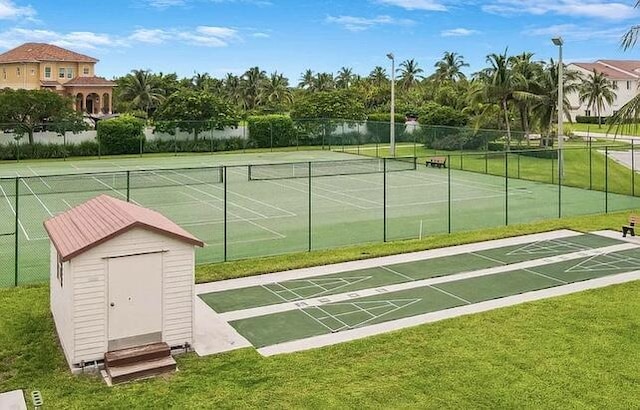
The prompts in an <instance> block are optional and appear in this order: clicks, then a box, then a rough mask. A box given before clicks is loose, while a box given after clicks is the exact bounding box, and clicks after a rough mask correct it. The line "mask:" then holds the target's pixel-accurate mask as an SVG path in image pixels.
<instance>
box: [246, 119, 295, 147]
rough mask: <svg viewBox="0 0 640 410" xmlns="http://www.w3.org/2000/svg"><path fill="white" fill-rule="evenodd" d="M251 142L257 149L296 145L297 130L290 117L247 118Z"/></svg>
mask: <svg viewBox="0 0 640 410" xmlns="http://www.w3.org/2000/svg"><path fill="white" fill-rule="evenodd" d="M247 124H248V128H249V141H250V143H251V145H252V146H254V147H257V148H269V147H287V146H292V145H296V130H295V128H294V126H293V120H292V119H291V117H289V116H288V115H278V114H273V115H259V116H251V117H248V118H247Z"/></svg>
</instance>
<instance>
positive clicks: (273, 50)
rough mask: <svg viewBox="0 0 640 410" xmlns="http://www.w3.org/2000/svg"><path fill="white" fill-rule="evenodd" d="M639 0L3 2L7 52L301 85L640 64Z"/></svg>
mask: <svg viewBox="0 0 640 410" xmlns="http://www.w3.org/2000/svg"><path fill="white" fill-rule="evenodd" d="M635 3H636V0H484V1H483V0H348V1H335V0H325V1H320V0H306V1H305V0H297V1H295V0H109V1H95V2H89V1H87V0H59V1H52V0H0V52H3V51H6V50H8V49H10V48H12V47H15V46H17V45H20V44H22V43H24V42H27V41H34V42H48V43H53V44H56V45H59V46H61V47H65V48H69V49H72V50H74V51H78V52H81V53H83V54H88V55H90V56H92V57H96V58H98V59H100V62H99V64H98V68H97V73H98V74H99V75H101V76H104V77H107V78H112V77H113V76H120V75H124V74H126V73H127V72H129V71H131V70H132V69H150V70H153V71H154V72H164V73H171V72H176V73H178V74H179V75H180V76H188V77H190V76H193V75H194V73H196V72H199V73H202V72H208V73H210V74H211V75H212V76H214V77H219V78H221V77H223V76H224V75H225V74H226V73H234V74H241V73H242V72H244V71H245V70H246V69H247V68H249V67H252V66H256V65H257V66H259V67H260V68H261V69H263V70H266V71H267V72H269V73H271V72H274V71H278V72H281V73H284V74H285V75H286V76H288V77H289V78H290V79H291V80H292V83H296V82H297V80H298V79H299V77H300V74H301V73H302V72H303V71H304V70H306V69H309V68H310V69H312V70H313V71H314V72H333V73H335V72H337V71H338V70H339V69H340V68H341V67H350V68H352V69H353V70H354V72H355V73H358V74H361V75H367V74H368V73H369V72H370V71H371V69H372V68H373V67H374V66H376V65H380V66H383V67H385V68H387V72H390V67H389V61H388V60H387V58H386V57H385V56H386V54H387V53H389V52H393V53H394V55H395V56H396V60H397V62H398V63H399V62H401V61H403V60H406V59H412V58H413V59H415V60H416V61H417V62H418V64H419V66H420V67H421V68H423V69H424V70H425V72H426V73H430V72H432V71H433V65H434V64H435V63H436V61H438V60H439V59H440V58H441V57H442V54H443V53H444V52H445V51H450V52H456V53H459V54H461V55H462V56H464V59H465V60H466V61H467V62H468V63H469V64H470V67H469V68H466V69H465V71H466V72H468V73H473V72H475V71H477V70H479V69H481V68H483V67H484V65H485V60H486V56H487V55H488V54H490V53H501V52H503V51H504V50H505V49H508V52H509V53H510V54H517V53H521V52H523V51H529V52H533V53H535V58H536V59H540V60H546V59H549V58H552V57H553V58H557V55H558V50H557V48H556V47H555V46H554V45H553V44H552V42H551V40H550V39H551V38H552V37H554V36H557V35H561V36H563V38H564V40H565V49H564V54H565V60H566V61H593V60H596V59H604V58H609V59H640V45H638V47H636V49H634V50H631V51H626V52H623V51H622V50H621V48H620V37H621V36H622V35H623V34H624V32H625V31H626V30H628V29H629V28H630V27H631V26H632V25H634V24H640V8H638V9H634V7H633V6H634V5H635Z"/></svg>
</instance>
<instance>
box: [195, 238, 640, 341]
mask: <svg viewBox="0 0 640 410" xmlns="http://www.w3.org/2000/svg"><path fill="white" fill-rule="evenodd" d="M627 273H633V274H638V275H640V243H630V242H628V241H621V240H617V239H614V238H612V237H605V236H602V235H594V234H583V235H573V236H566V237H561V238H554V239H548V240H537V241H524V242H522V241H521V242H520V243H518V244H516V245H512V246H500V247H495V248H486V249H482V250H477V251H471V252H464V253H458V254H453V255H449V256H445V257H434V258H425V259H424V260H413V261H410V262H406V263H400V264H391V265H380V266H378V267H370V268H367V269H360V270H352V271H344V272H338V273H332V274H326V275H318V276H314V277H306V278H303V279H293V280H286V281H282V282H277V281H274V282H271V283H265V284H262V285H260V286H250V287H243V288H232V289H228V290H223V291H219V292H209V293H204V294H200V295H199V297H200V298H201V299H202V300H203V301H204V302H205V303H206V304H207V305H208V306H210V307H211V308H212V309H213V310H214V311H215V312H216V314H218V315H219V317H220V318H221V319H222V320H224V321H226V322H228V323H229V325H231V326H232V327H233V329H235V331H236V332H237V333H239V334H240V335H241V336H242V337H243V338H245V339H246V340H248V341H249V342H250V343H251V344H252V345H253V346H255V347H256V348H258V349H263V348H266V347H268V349H266V350H267V351H273V350H274V349H275V350H277V349H278V348H279V347H280V346H287V345H288V344H291V343H297V341H300V343H303V342H304V341H306V340H314V338H317V337H320V336H322V337H325V338H327V337H331V335H339V334H340V333H342V332H354V331H358V330H360V329H366V328H367V327H369V326H375V325H380V324H385V323H390V325H389V326H391V327H393V323H394V321H399V320H403V319H407V318H411V317H416V316H420V315H425V314H429V313H435V312H446V311H448V310H450V309H455V308H460V307H464V306H469V307H473V306H475V305H477V304H482V303H483V302H488V301H492V300H499V299H502V298H508V297H513V296H516V295H528V294H530V293H532V292H537V291H543V290H548V289H553V288H562V287H569V286H571V285H572V284H576V283H580V282H585V283H587V284H588V283H589V281H594V280H598V279H602V278H606V277H609V276H612V277H615V276H616V275H620V274H627ZM303 344H304V343H303ZM284 349H285V350H284V351H287V350H286V349H287V348H284ZM293 350H295V349H293Z"/></svg>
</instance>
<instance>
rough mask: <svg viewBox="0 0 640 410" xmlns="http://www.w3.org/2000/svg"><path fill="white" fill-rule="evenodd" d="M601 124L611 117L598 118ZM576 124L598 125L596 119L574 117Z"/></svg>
mask: <svg viewBox="0 0 640 410" xmlns="http://www.w3.org/2000/svg"><path fill="white" fill-rule="evenodd" d="M600 118H601V122H602V124H605V123H606V122H607V121H609V119H610V118H611V117H600ZM576 122H577V123H578V124H598V117H583V116H580V115H578V116H576Z"/></svg>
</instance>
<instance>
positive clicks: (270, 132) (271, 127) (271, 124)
mask: <svg viewBox="0 0 640 410" xmlns="http://www.w3.org/2000/svg"><path fill="white" fill-rule="evenodd" d="M269 135H270V138H271V144H270V145H271V152H273V123H272V122H271V121H269Z"/></svg>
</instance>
